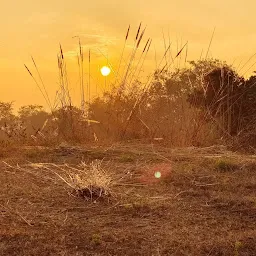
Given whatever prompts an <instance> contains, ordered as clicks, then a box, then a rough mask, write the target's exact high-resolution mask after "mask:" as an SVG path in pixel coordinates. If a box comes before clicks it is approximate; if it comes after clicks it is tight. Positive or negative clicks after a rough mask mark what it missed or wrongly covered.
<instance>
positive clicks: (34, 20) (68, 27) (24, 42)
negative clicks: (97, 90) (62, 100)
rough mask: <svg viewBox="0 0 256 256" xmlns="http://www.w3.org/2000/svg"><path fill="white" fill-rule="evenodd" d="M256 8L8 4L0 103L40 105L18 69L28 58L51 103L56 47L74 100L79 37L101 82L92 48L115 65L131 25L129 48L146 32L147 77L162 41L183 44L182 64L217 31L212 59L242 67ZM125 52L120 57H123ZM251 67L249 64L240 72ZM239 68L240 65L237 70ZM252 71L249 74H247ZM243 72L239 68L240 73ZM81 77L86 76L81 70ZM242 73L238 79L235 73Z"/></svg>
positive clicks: (114, 1) (232, 4) (1, 26)
mask: <svg viewBox="0 0 256 256" xmlns="http://www.w3.org/2000/svg"><path fill="white" fill-rule="evenodd" d="M255 8H256V2H255V1H253V0H245V1H230V0H226V1H221V0H215V1H211V3H210V2H209V1H199V0H194V1H189V0H187V1H185V0H179V1H172V0H158V1H153V0H152V1H144V0H129V1H126V2H125V1H121V0H108V1H106V0H101V1H91V0H90V1H89V0H73V1H67V0H62V1H59V0H44V1H38V0H33V1H32V0H23V1H21V0H12V1H3V2H2V3H1V9H0V17H1V22H0V33H1V34H0V70H1V84H0V101H15V107H19V106H21V105H25V104H42V105H45V102H44V99H43V97H42V96H41V94H40V92H39V90H38V88H37V87H36V85H35V84H34V82H33V80H32V79H31V77H29V75H28V73H27V72H26V70H25V68H24V64H27V65H28V66H29V67H30V68H31V69H32V61H31V59H30V55H33V57H34V58H35V60H36V63H37V65H38V67H39V69H40V73H41V76H42V77H43V80H44V82H45V84H46V87H47V90H48V92H49V94H50V97H51V98H54V94H55V92H56V90H57V88H58V85H57V83H58V71H57V61H56V54H57V52H58V47H59V43H61V44H62V46H63V49H64V55H65V56H66V57H67V67H68V71H70V73H69V78H70V82H71V84H72V89H71V90H72V93H73V95H74V98H76V99H78V95H79V84H78V72H77V65H76V59H75V57H74V53H75V52H76V51H77V45H78V44H77V42H78V41H77V39H75V38H72V37H73V36H80V38H81V42H82V44H83V46H84V51H85V54H86V53H87V52H88V49H89V48H90V49H92V63H93V64H92V69H93V70H92V78H93V80H95V81H96V80H99V79H100V83H103V81H104V80H103V78H102V77H101V76H100V74H99V72H98V70H97V67H98V65H104V64H106V60H105V59H104V57H103V56H102V55H101V54H100V53H99V51H98V49H100V50H101V51H103V52H104V53H106V54H108V57H109V60H110V61H111V62H112V63H113V64H115V63H116V62H117V60H118V56H120V52H121V49H122V46H123V42H124V36H125V33H126V30H127V27H128V25H129V24H130V25H131V34H130V36H131V38H130V41H129V44H130V45H132V44H133V39H132V37H133V38H134V37H135V34H136V30H137V27H138V25H139V23H140V22H141V21H142V23H143V26H145V25H147V30H146V34H145V38H144V41H143V44H145V41H146V40H147V38H148V37H151V38H153V42H152V47H151V51H150V53H149V55H148V56H147V60H146V63H145V70H146V71H147V72H150V71H153V69H154V67H155V50H154V49H156V56H157V60H159V59H160V58H161V56H162V55H163V52H164V43H163V34H162V31H164V33H165V35H166V36H167V35H168V31H169V33H170V38H171V41H172V47H173V52H176V45H177V42H178V43H179V44H181V40H182V42H185V41H188V42H189V52H188V53H189V54H188V59H189V60H192V59H197V58H199V56H200V53H201V51H202V49H203V50H204V52H206V50H207V47H208V44H209V41H210V37H211V34H212V31H213V28H214V27H216V31H215V36H214V39H213V43H212V47H211V56H214V57H215V58H220V59H223V60H227V61H228V62H229V63H232V62H233V61H234V60H235V64H234V65H235V66H238V65H239V63H240V61H243V62H242V64H243V63H245V62H246V61H247V60H248V58H249V57H250V56H252V55H253V54H254V53H255V52H256V32H255V27H256V20H255V18H254V12H255ZM128 51H129V49H128V48H127V50H126V52H125V54H126V55H125V56H127V55H128ZM254 61H256V57H254V58H253V59H252V60H251V61H250V63H248V65H247V66H246V67H250V65H251V64H253V63H254ZM240 66H241V65H240ZM32 70H33V69H32ZM253 70H254V69H253V68H252V69H251V70H250V71H253ZM244 71H246V68H245V69H244ZM85 72H87V71H85ZM242 73H243V72H242Z"/></svg>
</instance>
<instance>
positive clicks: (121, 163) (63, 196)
mask: <svg viewBox="0 0 256 256" xmlns="http://www.w3.org/2000/svg"><path fill="white" fill-rule="evenodd" d="M96 159H100V160H102V164H103V165H104V168H105V169H106V170H109V171H110V172H111V173H114V174H115V175H117V176H118V177H120V176H121V177H123V179H121V181H120V183H119V184H116V185H115V186H114V187H113V194H112V195H111V196H109V197H106V198H103V199H98V200H92V201H91V200H85V199H84V198H82V197H79V196H76V195H75V194H74V193H73V192H72V191H71V188H70V187H69V186H68V185H67V184H66V183H65V182H64V181H63V180H61V179H60V178H59V176H58V175H57V174H59V175H60V176H61V175H62V172H63V169H64V168H65V166H67V165H69V166H74V167H75V166H78V165H79V164H80V163H81V161H84V162H86V163H89V162H91V161H93V160H96ZM39 163H41V164H39ZM43 166H47V168H48V169H46V168H43ZM56 173H57V174H56ZM155 173H160V174H161V177H155ZM158 176H159V175H158ZM0 182H1V186H0V255H19V256H21V255H40V256H41V255H42V256H43V255H63V256H64V255H67V256H73V255H77V256H80V255H118V256H119V255H131V256H137V255H145V256H147V255H152V256H153V255H155V256H160V255H235V256H238V255H241V256H242V255H248V256H253V255H256V156H255V155H241V154H238V153H234V152H229V151H227V150H226V149H225V147H222V146H216V147H209V148H183V149H167V148H163V147H160V146H154V147H152V146H151V145H140V144H126V145H121V144H117V145H112V146H110V147H107V146H84V147H71V146H67V145H66V146H60V147H55V148H53V147H52V148H47V147H12V148H7V149H5V148H1V149H0Z"/></svg>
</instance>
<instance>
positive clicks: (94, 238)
mask: <svg viewBox="0 0 256 256" xmlns="http://www.w3.org/2000/svg"><path fill="white" fill-rule="evenodd" d="M91 243H92V244H93V245H100V244H101V243H102V236H101V235H100V234H98V233H97V234H93V235H92V236H91Z"/></svg>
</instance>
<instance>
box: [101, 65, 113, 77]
mask: <svg viewBox="0 0 256 256" xmlns="http://www.w3.org/2000/svg"><path fill="white" fill-rule="evenodd" d="M100 72H101V74H102V75H103V76H108V75H109V74H110V72H111V70H110V68H109V67H107V66H104V67H102V68H101V70H100Z"/></svg>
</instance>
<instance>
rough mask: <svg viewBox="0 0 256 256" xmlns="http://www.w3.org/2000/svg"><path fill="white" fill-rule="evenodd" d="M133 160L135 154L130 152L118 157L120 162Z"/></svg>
mask: <svg viewBox="0 0 256 256" xmlns="http://www.w3.org/2000/svg"><path fill="white" fill-rule="evenodd" d="M135 160H136V156H134V155H131V154H122V155H120V157H119V158H118V161H119V162H120V163H132V162H135Z"/></svg>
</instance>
